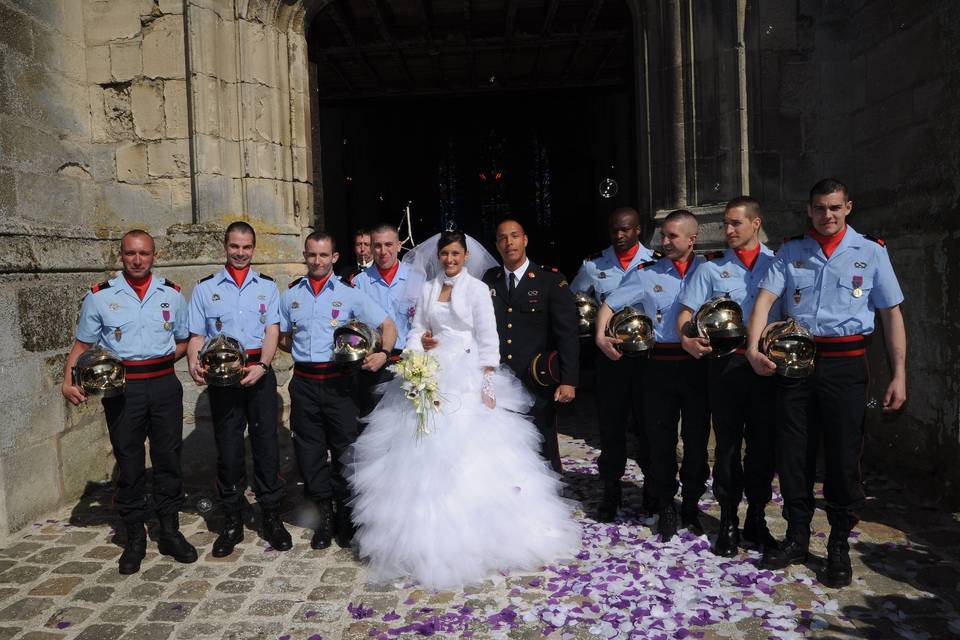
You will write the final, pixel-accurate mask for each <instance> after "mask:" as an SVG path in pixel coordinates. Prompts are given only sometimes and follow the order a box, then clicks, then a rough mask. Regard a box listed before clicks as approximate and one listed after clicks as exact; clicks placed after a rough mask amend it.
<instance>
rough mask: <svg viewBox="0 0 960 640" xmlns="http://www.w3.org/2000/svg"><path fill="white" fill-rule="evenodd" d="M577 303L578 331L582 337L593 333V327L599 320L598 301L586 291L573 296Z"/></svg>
mask: <svg viewBox="0 0 960 640" xmlns="http://www.w3.org/2000/svg"><path fill="white" fill-rule="evenodd" d="M573 299H574V301H575V302H576V305H577V331H578V333H579V334H580V337H581V338H584V337H587V336H590V335H593V328H594V325H595V324H596V321H597V301H596V300H595V299H594V298H593V296H591V295H589V294H586V293H582V292H581V293H578V294H576V295H574V296H573Z"/></svg>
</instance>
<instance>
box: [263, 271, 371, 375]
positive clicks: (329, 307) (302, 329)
mask: <svg viewBox="0 0 960 640" xmlns="http://www.w3.org/2000/svg"><path fill="white" fill-rule="evenodd" d="M353 318H356V319H357V320H359V321H360V322H363V323H364V324H368V325H370V326H371V327H379V326H380V325H381V324H383V321H384V320H385V319H386V318H387V313H386V312H385V311H384V310H383V309H382V308H381V307H380V305H379V304H377V303H376V301H374V300H373V298H371V297H370V296H368V295H367V294H365V293H363V292H362V291H360V290H359V289H354V288H353V287H351V286H350V285H348V284H344V283H343V282H342V281H341V280H340V279H339V278H338V277H337V276H336V275H332V274H331V276H330V278H329V279H328V280H327V283H326V284H325V285H323V289H321V290H320V295H318V296H314V295H313V289H312V288H311V287H310V282H309V278H308V277H307V276H301V277H300V278H298V279H297V280H294V281H293V282H292V283H290V286H289V287H288V288H287V290H286V291H284V292H283V298H282V300H281V301H280V331H282V332H283V333H290V334H291V335H292V337H293V346H292V348H291V351H290V353H291V355H292V356H293V361H294V362H330V360H331V358H332V357H333V332H334V331H335V330H336V329H337V327H338V326H340V325H341V324H344V323H345V322H347V321H348V320H351V319H353Z"/></svg>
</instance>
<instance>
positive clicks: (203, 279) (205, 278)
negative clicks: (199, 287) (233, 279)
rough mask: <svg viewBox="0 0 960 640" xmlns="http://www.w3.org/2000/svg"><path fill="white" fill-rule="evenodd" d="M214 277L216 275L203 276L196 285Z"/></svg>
mask: <svg viewBox="0 0 960 640" xmlns="http://www.w3.org/2000/svg"><path fill="white" fill-rule="evenodd" d="M215 275H216V274H214V273H211V274H210V275H208V276H205V277H203V278H200V279H199V280H197V284H200V283H201V282H206V281H207V280H209V279H210V278H212V277H213V276H215Z"/></svg>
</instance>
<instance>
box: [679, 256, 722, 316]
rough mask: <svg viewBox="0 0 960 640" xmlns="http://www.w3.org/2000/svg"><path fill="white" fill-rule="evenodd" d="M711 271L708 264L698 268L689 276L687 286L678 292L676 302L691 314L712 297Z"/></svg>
mask: <svg viewBox="0 0 960 640" xmlns="http://www.w3.org/2000/svg"><path fill="white" fill-rule="evenodd" d="M711 270H712V267H711V266H710V264H709V263H704V264H701V265H700V266H698V267H697V268H696V269H695V270H694V272H693V274H692V275H691V276H690V280H688V281H687V284H686V285H684V287H683V289H681V290H680V296H679V297H678V298H677V302H679V303H680V304H682V305H683V306H685V307H686V308H688V309H690V310H691V311H693V312H696V311H697V309H699V308H700V307H701V306H703V303H704V302H706V301H707V300H709V299H710V298H711V297H712V295H713V283H712V278H711V275H712V274H711Z"/></svg>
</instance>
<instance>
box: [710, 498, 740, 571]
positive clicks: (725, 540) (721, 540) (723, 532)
mask: <svg viewBox="0 0 960 640" xmlns="http://www.w3.org/2000/svg"><path fill="white" fill-rule="evenodd" d="M737 524H738V522H737V508H736V507H735V506H733V505H731V506H728V507H720V531H719V532H718V533H717V539H716V540H715V541H714V543H713V549H712V551H713V553H714V554H716V555H718V556H721V557H723V558H732V557H733V556H735V555H737V546H738V545H739V544H740V530H739V529H737Z"/></svg>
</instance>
